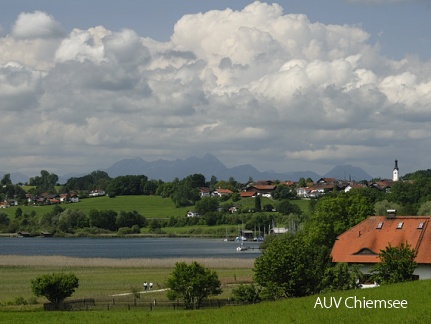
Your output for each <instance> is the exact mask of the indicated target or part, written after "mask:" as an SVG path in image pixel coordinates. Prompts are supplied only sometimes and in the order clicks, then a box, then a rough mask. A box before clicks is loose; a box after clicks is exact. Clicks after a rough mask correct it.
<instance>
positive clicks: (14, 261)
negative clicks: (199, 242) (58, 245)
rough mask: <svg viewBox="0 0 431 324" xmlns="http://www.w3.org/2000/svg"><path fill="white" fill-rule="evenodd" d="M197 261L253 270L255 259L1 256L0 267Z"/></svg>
mask: <svg viewBox="0 0 431 324" xmlns="http://www.w3.org/2000/svg"><path fill="white" fill-rule="evenodd" d="M193 261H196V262H198V263H200V264H202V265H204V266H205V267H208V268H213V269H251V268H253V266H254V261H255V260H254V259H237V258H166V259H156V258H130V259H115V258H77V257H67V256H62V255H53V256H45V255H40V256H34V255H32V256H24V255H0V267H9V266H19V267H34V266H38V267H43V266H46V267H71V268H72V267H81V268H97V267H110V268H172V267H174V266H175V264H176V263H177V262H186V263H191V262H193Z"/></svg>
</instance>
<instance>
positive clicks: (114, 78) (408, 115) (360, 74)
mask: <svg viewBox="0 0 431 324" xmlns="http://www.w3.org/2000/svg"><path fill="white" fill-rule="evenodd" d="M30 49H33V50H30ZM47 49H49V50H47ZM430 71H431V64H430V63H429V62H428V63H427V62H422V61H420V60H419V59H418V58H413V57H406V58H404V59H403V60H400V61H395V60H388V59H386V58H385V57H383V56H382V55H380V53H379V48H378V47H377V46H375V45H374V44H372V43H370V35H369V34H368V33H367V32H366V31H364V30H362V29H361V28H359V27H357V26H349V25H335V24H324V23H320V22H311V21H310V20H309V19H308V17H307V16H305V15H302V14H298V13H287V12H285V11H284V9H283V8H282V7H281V6H280V5H279V4H267V3H262V2H258V1H257V2H253V3H251V4H249V5H248V6H246V7H245V8H243V9H242V10H237V11H234V10H231V9H226V10H212V11H208V12H204V13H197V14H189V15H186V16H183V17H182V18H181V19H179V20H178V22H177V24H176V25H175V28H174V32H173V34H172V37H171V39H170V40H169V41H167V42H157V41H155V40H152V39H149V38H144V37H142V36H140V35H139V34H138V33H137V32H135V31H133V30H131V29H127V28H126V29H122V30H120V31H111V30H108V29H106V28H105V27H103V26H94V27H91V28H88V29H86V30H83V29H73V30H72V31H71V32H70V33H68V34H67V35H62V31H61V26H60V24H59V23H58V22H56V20H55V19H54V18H53V17H51V16H50V15H49V14H47V13H43V12H38V11H37V12H34V13H30V14H29V13H23V14H21V15H19V17H18V18H17V21H16V23H15V25H14V27H13V29H12V33H11V35H7V36H3V37H0V111H1V112H2V113H3V114H2V115H3V116H6V115H7V117H5V118H2V119H0V129H1V133H0V134H1V135H2V144H0V148H1V149H2V151H3V152H4V154H3V157H0V163H1V164H2V165H3V168H8V169H13V168H18V169H19V170H21V171H24V172H25V171H26V170H27V171H28V172H30V171H32V172H34V173H38V171H39V170H40V169H46V168H47V166H51V167H52V172H56V173H58V174H63V173H67V172H69V171H82V167H83V166H85V165H86V166H88V169H89V171H92V170H94V169H100V168H106V167H109V166H110V164H112V163H114V162H116V161H118V160H119V159H122V158H125V157H136V156H139V157H143V158H145V159H148V160H154V159H157V158H165V159H175V158H185V157H189V156H191V155H203V154H205V153H207V152H209V153H212V154H214V155H216V156H218V157H219V158H220V159H221V160H222V161H224V162H225V163H227V164H228V165H239V164H245V163H251V164H253V165H255V166H256V167H257V168H259V169H261V170H269V169H275V170H278V171H289V170H304V168H308V169H313V170H314V171H316V172H319V171H322V170H328V169H329V168H331V167H332V166H334V165H336V164H346V163H349V164H354V165H358V166H362V167H364V168H365V169H367V166H368V167H374V168H375V169H374V170H376V172H377V171H380V170H381V168H387V166H383V167H382V166H379V167H377V166H376V165H375V164H377V162H375V161H377V160H378V161H380V162H379V163H380V164H381V161H383V160H386V159H388V157H389V160H390V163H392V161H393V159H394V158H396V157H397V158H398V159H399V160H400V161H402V159H403V157H404V158H405V159H407V158H409V159H412V158H414V156H416V155H418V154H417V153H415V152H416V151H415V150H417V149H418V148H420V147H423V146H422V145H425V143H428V142H429V140H430V139H431V131H429V129H431V128H430V127H429V126H430V124H431V113H430V112H429V104H430V103H431V95H430V93H431V77H430V75H431V74H430V73H429V72H430ZM18 148H19V149H18ZM401 148H402V149H401ZM395 155H396V156H395ZM71 157H73V158H71ZM250 159H252V160H250ZM11 161H13V162H11ZM32 161H33V162H34V163H32ZM75 161H76V163H75ZM41 163H46V165H47V166H44V165H41ZM418 163H420V162H419V160H418ZM418 169H419V167H418ZM13 171H15V169H14V170H13ZM369 172H370V173H372V172H373V171H372V170H370V171H369Z"/></svg>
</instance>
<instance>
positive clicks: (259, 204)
mask: <svg viewBox="0 0 431 324" xmlns="http://www.w3.org/2000/svg"><path fill="white" fill-rule="evenodd" d="M254 210H255V211H257V212H260V211H261V210H262V199H261V197H260V195H257V196H256V197H255V198H254Z"/></svg>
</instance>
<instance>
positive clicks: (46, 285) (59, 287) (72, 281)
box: [31, 272, 79, 304]
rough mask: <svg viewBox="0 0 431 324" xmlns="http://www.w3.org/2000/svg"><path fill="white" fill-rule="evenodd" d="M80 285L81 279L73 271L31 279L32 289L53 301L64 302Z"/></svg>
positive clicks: (37, 294)
mask: <svg viewBox="0 0 431 324" xmlns="http://www.w3.org/2000/svg"><path fill="white" fill-rule="evenodd" d="M78 287H79V280H78V278H77V277H76V276H75V275H74V274H73V273H67V274H66V273H63V272H61V273H53V274H46V275H42V276H39V277H37V278H36V279H34V280H32V281H31V289H32V291H33V293H34V294H35V295H36V296H37V297H40V296H44V297H46V298H47V299H48V300H49V301H50V302H51V303H55V304H59V303H62V302H63V301H64V300H65V299H66V298H67V297H70V296H72V294H73V293H74V292H75V289H76V288H78Z"/></svg>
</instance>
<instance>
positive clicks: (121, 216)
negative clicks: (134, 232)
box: [116, 210, 147, 228]
mask: <svg viewBox="0 0 431 324" xmlns="http://www.w3.org/2000/svg"><path fill="white" fill-rule="evenodd" d="M146 223H147V220H146V219H145V217H144V216H142V215H141V214H139V213H138V212H137V211H136V210H134V211H129V212H125V211H120V212H119V213H118V215H117V219H116V224H117V227H118V228H120V227H130V228H131V227H133V226H134V225H137V226H138V228H141V227H144V226H145V225H146Z"/></svg>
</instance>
